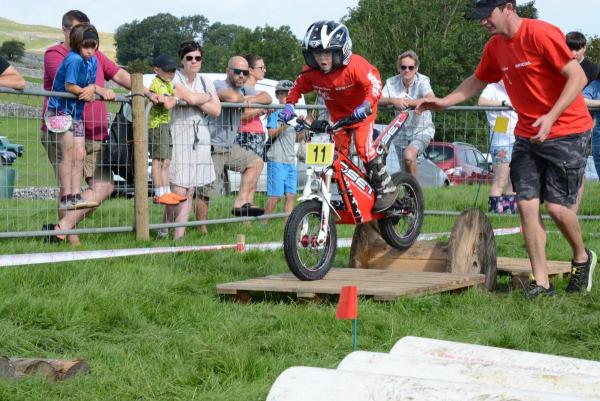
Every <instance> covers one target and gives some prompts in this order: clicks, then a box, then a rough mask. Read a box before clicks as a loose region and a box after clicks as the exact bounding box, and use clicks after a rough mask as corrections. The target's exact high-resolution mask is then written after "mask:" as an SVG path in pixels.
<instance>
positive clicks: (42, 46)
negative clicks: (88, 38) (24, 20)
mask: <svg viewBox="0 0 600 401" xmlns="http://www.w3.org/2000/svg"><path fill="white" fill-rule="evenodd" d="M99 35H100V50H102V52H103V53H104V54H106V55H107V56H108V57H109V58H111V59H113V60H114V58H115V55H116V50H115V46H114V34H113V33H107V32H99ZM7 40H18V41H20V42H23V43H25V49H26V51H28V52H32V53H38V54H42V53H43V52H44V50H46V49H47V48H48V47H49V46H51V45H53V44H55V43H57V42H59V41H62V40H64V35H63V33H62V30H61V28H60V19H57V20H56V27H50V26H44V25H28V24H20V23H18V22H15V21H11V20H9V19H6V18H1V17H0V43H2V42H5V41H7Z"/></svg>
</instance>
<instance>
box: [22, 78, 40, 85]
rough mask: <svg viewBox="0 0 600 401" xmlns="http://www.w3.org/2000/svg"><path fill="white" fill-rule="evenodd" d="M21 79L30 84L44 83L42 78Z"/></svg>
mask: <svg viewBox="0 0 600 401" xmlns="http://www.w3.org/2000/svg"><path fill="white" fill-rule="evenodd" d="M23 78H24V79H25V81H27V82H31V83H32V84H43V83H44V79H43V78H35V77H23Z"/></svg>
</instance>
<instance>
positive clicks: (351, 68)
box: [286, 54, 382, 124]
mask: <svg viewBox="0 0 600 401" xmlns="http://www.w3.org/2000/svg"><path fill="white" fill-rule="evenodd" d="M381 88H382V84H381V78H380V76H379V71H377V68H375V67H373V66H372V65H371V64H369V62H368V61H367V60H365V59H364V58H362V57H361V56H359V55H358V54H353V55H352V58H351V59H350V62H349V63H348V65H346V66H343V67H340V68H338V69H336V70H335V71H333V72H330V73H329V74H325V73H323V72H322V71H321V70H318V69H312V68H310V67H308V66H304V69H303V70H302V73H301V74H300V76H299V77H298V78H297V79H296V82H294V87H293V88H292V89H291V90H290V93H289V94H288V97H287V99H286V103H291V104H296V102H297V101H298V100H299V99H300V96H302V94H304V93H308V92H311V91H315V92H316V93H317V94H318V95H320V96H321V97H322V98H323V100H324V101H325V106H327V110H328V111H329V114H330V116H331V119H332V120H333V121H334V122H336V121H338V120H341V119H342V118H345V117H348V116H349V115H351V114H352V112H353V111H354V109H355V108H356V107H357V106H359V105H361V104H362V103H363V102H364V101H368V102H369V103H370V104H371V107H372V109H373V113H372V114H371V115H370V116H369V117H367V118H366V119H365V120H364V122H363V123H364V124H366V123H371V122H374V121H375V117H376V116H377V100H378V99H379V98H380V97H381Z"/></svg>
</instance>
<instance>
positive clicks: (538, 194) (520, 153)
mask: <svg viewBox="0 0 600 401" xmlns="http://www.w3.org/2000/svg"><path fill="white" fill-rule="evenodd" d="M590 145H591V135H590V132H589V131H587V132H584V133H581V134H573V135H568V136H564V137H560V138H556V139H551V140H546V141H544V142H542V143H539V144H536V143H532V142H530V141H529V140H528V139H524V138H519V137H517V140H516V142H515V144H514V146H513V153H512V160H511V162H510V179H511V180H512V183H513V187H514V189H515V192H516V193H517V199H518V200H528V199H534V198H538V199H539V200H540V202H544V201H548V202H551V203H557V204H560V205H564V206H570V205H573V204H575V202H576V200H577V192H578V191H579V187H580V186H581V184H582V182H583V174H584V172H585V165H586V161H587V155H588V154H589V149H590Z"/></svg>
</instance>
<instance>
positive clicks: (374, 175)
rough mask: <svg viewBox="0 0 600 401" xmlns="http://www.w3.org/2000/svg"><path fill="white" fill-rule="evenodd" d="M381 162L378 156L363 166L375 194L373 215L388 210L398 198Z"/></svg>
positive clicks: (395, 189)
mask: <svg viewBox="0 0 600 401" xmlns="http://www.w3.org/2000/svg"><path fill="white" fill-rule="evenodd" d="M383 160H384V159H383V156H378V157H377V158H375V159H373V160H371V161H370V162H368V163H366V164H365V168H366V169H367V176H368V178H369V182H370V183H371V185H372V186H373V188H374V189H375V192H376V193H377V198H376V200H375V205H373V212H375V213H377V212H383V211H384V210H386V209H389V208H390V207H391V206H392V205H393V204H394V202H396V199H397V198H398V190H397V188H396V186H395V185H394V183H393V182H392V178H391V177H390V175H389V174H388V172H387V170H386V168H385V164H384V162H383Z"/></svg>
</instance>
